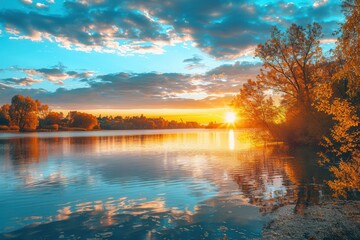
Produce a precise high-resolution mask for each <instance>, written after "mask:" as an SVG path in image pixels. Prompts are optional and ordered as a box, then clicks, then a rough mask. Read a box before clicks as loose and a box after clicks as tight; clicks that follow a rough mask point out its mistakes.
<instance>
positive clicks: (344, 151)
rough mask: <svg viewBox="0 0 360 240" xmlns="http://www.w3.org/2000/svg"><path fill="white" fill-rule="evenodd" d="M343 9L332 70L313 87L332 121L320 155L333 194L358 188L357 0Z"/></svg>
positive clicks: (350, 0) (359, 72)
mask: <svg viewBox="0 0 360 240" xmlns="http://www.w3.org/2000/svg"><path fill="white" fill-rule="evenodd" d="M343 10H344V12H345V16H346V21H345V23H344V24H343V25H342V27H341V35H340V37H339V38H338V42H337V47H336V51H335V57H336V66H337V67H334V69H336V73H335V74H334V75H333V77H332V78H331V79H330V80H331V81H329V82H327V83H324V84H321V85H320V86H319V88H318V89H317V97H318V99H317V102H316V105H315V106H316V107H317V109H318V110H319V111H323V112H325V113H326V114H328V115H329V116H331V117H332V119H333V120H334V125H333V127H332V129H331V132H330V134H329V135H328V136H326V137H325V138H324V141H323V146H325V147H326V151H325V152H323V153H321V154H320V155H321V157H322V160H323V162H324V163H328V164H330V170H331V172H332V173H333V174H334V176H335V179H334V180H331V181H329V182H328V184H329V186H330V187H331V188H332V189H333V190H334V195H335V196H347V194H348V192H349V191H351V190H354V189H356V190H358V191H360V105H359V101H360V87H359V85H360V22H359V19H360V1H358V0H346V1H344V4H343Z"/></svg>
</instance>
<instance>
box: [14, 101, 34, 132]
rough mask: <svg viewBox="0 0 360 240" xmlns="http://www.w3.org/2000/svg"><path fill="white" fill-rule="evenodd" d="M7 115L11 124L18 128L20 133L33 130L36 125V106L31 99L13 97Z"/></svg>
mask: <svg viewBox="0 0 360 240" xmlns="http://www.w3.org/2000/svg"><path fill="white" fill-rule="evenodd" d="M9 113H10V117H11V123H12V124H14V125H16V126H18V127H19V129H20V131H23V130H25V129H35V128H36V127H37V125H38V118H37V114H38V105H37V103H36V102H35V101H34V100H33V99H32V98H31V97H24V96H22V95H16V96H14V97H13V98H12V99H11V107H10V110H9Z"/></svg>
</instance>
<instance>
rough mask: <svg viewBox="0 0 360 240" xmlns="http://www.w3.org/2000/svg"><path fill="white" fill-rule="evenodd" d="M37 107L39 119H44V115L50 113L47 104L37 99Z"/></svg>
mask: <svg viewBox="0 0 360 240" xmlns="http://www.w3.org/2000/svg"><path fill="white" fill-rule="evenodd" d="M35 102H36V105H37V108H38V113H37V114H38V117H39V118H40V119H45V117H46V116H47V115H48V114H49V113H50V109H49V106H48V105H47V104H44V105H43V104H42V103H41V102H40V101H39V100H37V99H36V100H35Z"/></svg>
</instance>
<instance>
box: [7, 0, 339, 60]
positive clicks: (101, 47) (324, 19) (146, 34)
mask: <svg viewBox="0 0 360 240" xmlns="http://www.w3.org/2000/svg"><path fill="white" fill-rule="evenodd" d="M339 16H341V8H340V6H339V2H338V1H335V0H333V1H331V0H328V1H327V0H319V1H316V2H314V4H312V3H306V2H299V3H297V2H285V1H274V2H272V3H271V4H266V3H255V2H253V3H251V2H249V1H245V0H239V1H235V0H226V1H220V0H209V1H207V2H206V4H204V3H203V2H202V1H193V0H172V1H168V0H166V1H164V0H152V1H147V0H131V1H130V0H124V1H118V0H102V1H101V0H86V1H85V0H82V1H79V2H76V1H65V2H64V4H63V12H59V13H53V12H50V11H49V12H47V13H40V12H36V11H29V12H26V11H23V10H14V9H4V10H2V11H0V23H2V24H3V25H4V28H5V29H6V31H7V32H8V33H9V34H11V35H12V38H14V39H30V40H33V41H52V42H57V43H59V44H60V46H62V47H65V48H67V49H73V50H80V51H97V52H111V53H117V54H123V55H129V54H135V53H141V54H144V53H158V54H160V53H163V52H164V47H165V46H168V45H173V44H175V43H179V42H182V41H192V43H193V45H194V46H196V47H198V48H199V49H201V50H202V51H203V52H206V53H208V54H210V55H211V56H213V57H215V58H218V59H231V58H237V57H240V56H244V55H251V54H253V50H254V48H255V47H256V45H257V44H258V43H262V42H264V41H265V40H266V39H267V38H268V37H269V30H270V29H271V27H272V26H274V25H276V26H279V27H280V28H286V27H288V26H289V25H290V24H291V23H298V24H300V25H306V24H308V23H312V22H314V21H316V22H319V23H320V24H321V25H323V26H324V32H325V35H326V37H330V36H331V33H332V32H334V30H336V29H337V28H338V26H337V21H339Z"/></svg>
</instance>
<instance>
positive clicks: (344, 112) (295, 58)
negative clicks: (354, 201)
mask: <svg viewBox="0 0 360 240" xmlns="http://www.w3.org/2000/svg"><path fill="white" fill-rule="evenodd" d="M343 10H344V14H345V17H346V18H345V19H346V20H345V22H344V23H343V24H342V25H341V28H340V30H339V32H338V33H337V34H338V38H337V41H336V49H335V50H334V51H332V52H331V53H330V54H324V52H323V50H322V48H321V38H322V36H323V35H322V32H321V26H320V25H319V24H317V23H313V24H312V25H308V26H306V27H302V26H298V25H295V24H293V25H291V26H290V27H289V28H288V29H287V30H286V31H281V30H279V29H278V28H276V27H275V28H273V30H272V32H271V37H270V39H269V40H267V41H266V42H265V43H264V44H260V45H258V47H257V49H256V57H258V58H259V59H260V60H261V61H262V62H263V65H262V68H261V70H260V73H259V74H258V76H257V78H256V80H249V81H248V82H247V83H245V84H244V85H243V86H242V88H241V89H240V92H239V93H238V95H237V96H236V97H235V99H234V100H233V103H232V105H233V106H234V107H235V108H236V109H237V110H238V111H239V114H240V115H241V116H242V117H244V118H247V119H252V120H253V121H254V122H256V123H257V125H258V126H261V127H262V128H264V129H266V130H267V131H268V132H269V133H271V135H272V136H273V137H275V138H277V139H280V140H282V141H284V142H287V143H288V144H290V145H292V146H299V145H318V144H319V143H320V144H321V145H322V146H323V150H324V151H322V152H321V153H320V156H321V162H322V163H323V164H327V165H329V167H330V170H331V172H332V173H333V174H334V175H335V180H333V181H329V182H328V183H329V185H330V187H331V188H332V189H333V190H334V191H335V195H336V196H347V194H348V193H350V192H351V191H354V190H357V191H359V190H360V146H359V141H360V129H359V126H360V123H359V119H360V106H359V102H360V50H359V49H360V22H359V19H360V2H359V1H354V0H347V1H344V3H343Z"/></svg>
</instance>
